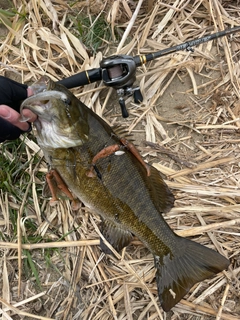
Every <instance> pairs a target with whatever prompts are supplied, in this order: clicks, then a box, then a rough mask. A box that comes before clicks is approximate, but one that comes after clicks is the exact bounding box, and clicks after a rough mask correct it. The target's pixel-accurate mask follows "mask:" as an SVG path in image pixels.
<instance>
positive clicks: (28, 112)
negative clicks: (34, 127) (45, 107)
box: [21, 109, 37, 122]
mask: <svg viewBox="0 0 240 320" xmlns="http://www.w3.org/2000/svg"><path fill="white" fill-rule="evenodd" d="M21 114H22V116H23V118H24V119H26V121H28V122H34V121H35V120H37V115H36V114H35V113H33V112H32V111H31V110H29V109H23V110H22V112H21Z"/></svg>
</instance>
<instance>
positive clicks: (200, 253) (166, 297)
mask: <svg viewBox="0 0 240 320" xmlns="http://www.w3.org/2000/svg"><path fill="white" fill-rule="evenodd" d="M177 241H179V247H177V248H176V250H175V251H176V254H175V255H171V256H170V254H168V255H166V256H163V257H160V256H154V261H155V267H156V269H157V272H156V280H157V288H158V295H159V299H160V303H161V305H162V308H163V310H164V311H166V312H167V311H169V310H170V309H171V308H172V307H174V306H175V305H176V304H177V303H178V302H179V301H180V300H181V299H182V298H183V297H184V296H185V294H187V292H188V291H189V290H190V289H191V287H192V286H193V285H194V284H196V283H197V282H200V281H203V280H204V279H207V278H209V277H211V276H212V275H214V274H216V273H218V272H221V271H223V270H224V269H227V267H228V266H229V264H230V262H229V260H228V259H226V258H225V257H224V256H222V255H221V254H219V253H217V252H216V251H214V250H212V249H209V248H207V247H204V246H202V245H200V244H198V243H196V242H193V241H191V240H188V239H185V238H181V237H178V239H177Z"/></svg>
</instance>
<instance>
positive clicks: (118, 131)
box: [112, 125, 134, 142]
mask: <svg viewBox="0 0 240 320" xmlns="http://www.w3.org/2000/svg"><path fill="white" fill-rule="evenodd" d="M127 129H128V127H127V126H121V125H114V126H112V130H113V132H114V134H115V135H116V136H117V137H119V138H125V139H126V140H128V141H130V142H133V141H134V138H133V134H132V133H129V132H128V130H127Z"/></svg>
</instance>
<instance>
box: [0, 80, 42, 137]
mask: <svg viewBox="0 0 240 320" xmlns="http://www.w3.org/2000/svg"><path fill="white" fill-rule="evenodd" d="M32 94H33V92H32V90H31V88H28V86H27V85H25V84H21V83H18V82H16V81H13V80H11V79H8V78H6V77H2V76H0V142H3V141H5V140H14V139H16V138H18V137H19V136H20V134H21V133H23V132H27V131H29V130H31V126H30V124H29V123H28V122H20V121H19V120H18V119H19V116H20V115H19V109H20V105H21V101H22V100H24V99H26V98H27V97H29V96H31V95H32ZM24 116H25V117H26V118H28V119H29V120H28V121H29V122H33V121H35V120H36V117H37V116H36V115H35V114H33V113H32V112H31V111H30V110H27V109H26V110H24Z"/></svg>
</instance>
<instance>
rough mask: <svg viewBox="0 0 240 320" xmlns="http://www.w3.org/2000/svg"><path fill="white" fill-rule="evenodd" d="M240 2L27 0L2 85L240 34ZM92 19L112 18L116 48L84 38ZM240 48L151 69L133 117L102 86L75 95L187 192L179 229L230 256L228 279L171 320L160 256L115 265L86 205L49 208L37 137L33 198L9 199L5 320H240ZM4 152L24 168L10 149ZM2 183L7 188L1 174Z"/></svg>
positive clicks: (132, 257)
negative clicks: (160, 291)
mask: <svg viewBox="0 0 240 320" xmlns="http://www.w3.org/2000/svg"><path fill="white" fill-rule="evenodd" d="M239 5H240V4H239V2H238V1H220V0H209V1H205V0H197V1H186V0H175V1H171V0H168V1H163V2H160V1H150V0H148V1H138V2H134V1H126V0H117V1H94V0H92V1H86V2H79V1H76V2H75V3H74V2H71V1H63V0H56V1H50V0H40V1H38V0H32V1H17V0H15V1H14V6H15V8H16V9H17V11H18V14H17V13H15V14H13V15H12V16H10V17H9V16H6V15H4V14H3V13H1V14H0V18H1V21H2V23H3V24H5V26H6V28H7V32H6V33H5V35H4V36H3V37H2V39H1V47H0V55H1V64H0V68H1V74H2V75H6V76H10V77H14V78H15V79H17V80H18V81H22V82H24V83H26V82H30V83H31V82H33V81H34V80H35V79H38V78H39V77H40V76H41V75H44V74H46V75H48V76H50V77H51V78H52V79H53V80H58V79H61V78H63V77H67V76H70V75H72V74H75V73H77V72H80V71H81V70H84V69H89V68H94V67H98V66H99V62H100V61H101V59H102V58H103V56H109V55H111V54H115V53H120V54H130V55H136V54H146V53H149V52H153V51H156V50H160V49H164V48H166V47H170V46H174V45H176V44H179V43H181V42H185V41H188V40H192V39H195V38H199V37H202V36H204V35H206V34H209V33H212V32H216V31H219V30H222V29H224V28H227V27H233V26H237V25H239V24H240V17H239V14H240V11H239ZM81 12H82V13H84V15H85V16H86V17H91V15H95V16H98V17H100V16H104V18H105V20H106V21H107V22H108V24H109V30H110V36H111V39H105V38H104V39H102V40H103V41H102V45H101V47H99V48H98V49H97V52H94V49H93V48H91V47H88V46H87V44H86V43H84V42H83V41H84V39H83V41H81V39H80V38H79V33H78V32H77V30H76V24H75V23H76V20H77V19H78V18H79V15H80V13H81ZM134 13H135V14H134ZM79 19H80V18H79ZM93 23H96V21H95V22H93ZM121 32H122V34H121ZM119 34H120V35H119ZM239 47H240V34H234V35H232V36H228V37H224V38H221V39H218V40H215V41H212V42H208V43H204V44H201V45H199V46H198V47H196V48H194V52H193V53H192V52H187V51H186V52H184V51H179V52H176V53H174V54H171V55H168V56H165V57H162V58H160V59H157V60H155V61H152V62H151V63H148V64H147V65H145V66H143V67H141V68H138V72H137V82H138V83H139V84H140V87H141V89H142V93H143V96H144V101H143V103H141V105H140V106H138V105H136V104H134V103H133V101H132V99H131V98H129V99H127V101H126V102H127V106H128V110H129V113H130V116H129V118H127V119H123V118H122V117H121V115H120V108H119V106H118V102H117V97H116V94H115V93H114V92H113V91H112V90H111V89H108V88H104V87H103V86H102V84H101V83H94V84H91V85H88V86H85V87H83V88H77V89H75V90H73V92H74V93H75V94H76V96H78V97H79V98H80V99H81V100H82V101H83V102H84V103H85V104H87V105H88V106H89V107H90V108H92V109H93V110H94V111H95V112H97V113H98V114H99V115H101V116H103V117H104V118H105V119H106V120H107V121H108V122H109V123H110V124H112V125H115V124H122V125H123V124H124V125H125V126H126V127H127V129H128V131H129V132H131V133H133V134H134V136H135V138H136V140H137V141H138V142H139V145H140V146H139V149H140V151H141V153H142V155H143V156H144V159H145V160H146V161H148V162H149V163H152V164H153V165H154V166H155V167H156V168H157V169H159V170H160V171H161V172H162V173H163V174H164V175H165V178H166V182H167V183H168V185H169V187H170V188H171V190H173V192H174V194H175V197H176V202H175V207H174V208H173V209H172V210H171V211H170V212H169V213H167V214H166V215H165V218H166V221H167V222H168V224H169V225H170V226H171V228H172V229H173V230H175V232H176V233H178V234H179V235H181V236H184V237H192V239H193V240H194V241H196V242H199V243H201V244H203V245H206V246H208V247H210V248H213V249H215V250H217V251H219V252H220V253H221V254H223V255H224V256H226V257H228V258H229V259H231V261H232V264H231V266H230V268H229V270H228V271H226V272H223V273H220V274H218V275H216V276H215V277H213V278H212V279H208V280H206V281H203V282H201V283H199V284H196V285H195V286H194V287H193V288H192V289H191V291H190V292H189V294H188V295H186V296H185V297H184V299H183V300H182V301H181V302H180V303H179V304H178V305H177V306H175V307H174V308H173V310H172V311H171V312H170V313H169V314H168V315H166V314H164V312H163V311H162V309H161V307H160V305H159V301H158V295H157V287H156V283H155V269H154V266H153V258H152V255H151V254H150V253H149V252H148V250H147V249H146V248H145V247H144V246H143V245H142V243H141V242H140V241H139V240H138V239H135V240H134V241H133V243H132V244H131V246H129V247H127V248H126V249H124V250H123V252H121V253H117V252H115V253H114V254H113V255H112V256H108V255H107V256H105V255H104V254H102V253H101V250H100V248H99V237H100V236H101V235H100V231H99V229H98V224H99V218H98V216H96V215H93V214H92V212H90V211H89V210H88V209H87V208H85V207H84V206H82V208H81V209H80V210H79V211H78V212H77V213H76V212H72V210H71V207H70V204H69V202H68V201H67V200H62V201H60V202H59V204H58V205H56V206H55V207H50V206H49V202H48V201H47V200H46V199H44V198H43V197H42V195H41V190H42V188H43V181H44V177H43V176H44V173H46V172H47V166H46V163H45V162H44V159H42V154H41V151H39V148H38V146H37V145H36V143H35V140H34V137H33V136H32V135H31V134H30V135H28V137H22V140H24V144H23V145H22V147H21V150H20V152H21V156H20V162H19V168H17V169H16V170H17V171H18V177H20V182H19V185H18V186H17V188H18V189H19V190H20V191H19V194H21V195H22V198H21V199H19V197H18V196H16V195H15V194H12V193H11V192H9V191H2V192H1V195H0V208H1V212H0V235H1V242H0V248H1V258H0V262H1V268H0V277H1V280H0V291H1V298H0V302H1V303H2V308H1V309H0V313H1V316H2V319H4V320H5V319H69V320H70V319H84V320H90V319H95V320H97V319H104V320H105V319H118V320H120V319H121V320H123V319H128V320H131V319H139V320H142V319H151V320H153V319H218V320H220V319H229V320H231V319H239V317H240V307H239V306H240V298H239V286H240V281H239V272H240V258H239V252H240V231H239V223H240V215H239V209H240V205H239V204H238V201H239V199H240V195H239V177H240V169H239V163H240V162H239V157H240V154H239V143H240V136H239V133H240V117H239V115H240V100H239V98H240V91H239V75H240V73H239V56H240V55H239ZM113 101H114V102H113ZM1 152H2V156H3V157H5V158H7V159H10V160H11V161H14V154H12V153H11V152H10V151H9V150H8V149H6V148H5V147H4V146H2V150H1ZM24 163H25V164H26V163H27V165H24ZM19 172H20V173H19ZM23 175H27V177H28V179H27V180H26V179H25V180H24V178H21V176H23ZM1 178H2V179H7V177H6V176H5V175H4V174H3V173H2V172H1ZM26 181H27V183H26ZM14 216H15V217H16V219H15V222H16V225H14V222H13V221H14V219H13V217H14ZM31 228H32V229H31ZM26 261H27V262H28V267H29V269H30V270H31V273H30V274H27V271H26V270H29V269H27V268H25V267H23V266H25V262H26ZM29 265H30V266H29Z"/></svg>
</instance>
